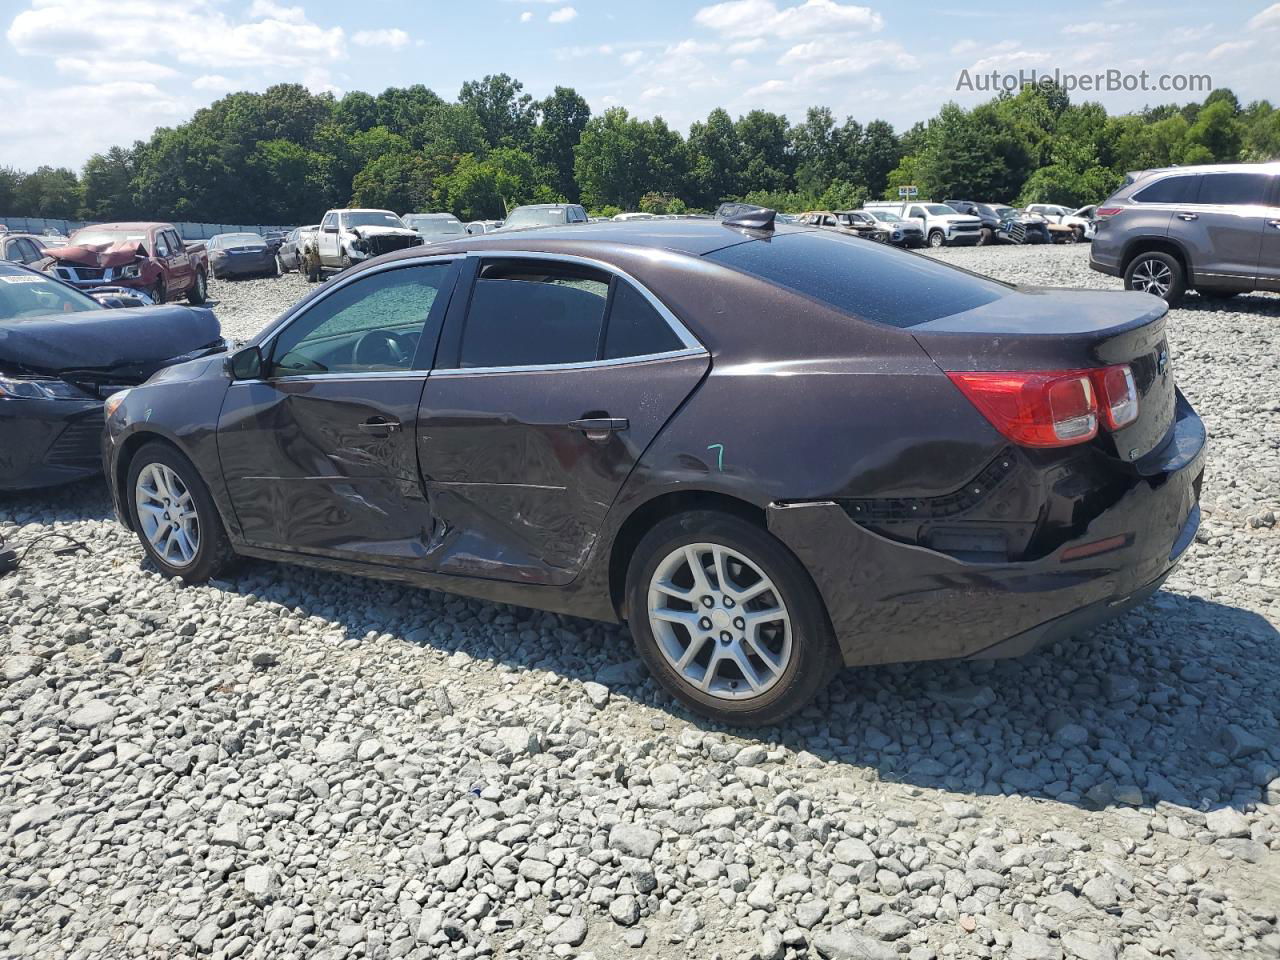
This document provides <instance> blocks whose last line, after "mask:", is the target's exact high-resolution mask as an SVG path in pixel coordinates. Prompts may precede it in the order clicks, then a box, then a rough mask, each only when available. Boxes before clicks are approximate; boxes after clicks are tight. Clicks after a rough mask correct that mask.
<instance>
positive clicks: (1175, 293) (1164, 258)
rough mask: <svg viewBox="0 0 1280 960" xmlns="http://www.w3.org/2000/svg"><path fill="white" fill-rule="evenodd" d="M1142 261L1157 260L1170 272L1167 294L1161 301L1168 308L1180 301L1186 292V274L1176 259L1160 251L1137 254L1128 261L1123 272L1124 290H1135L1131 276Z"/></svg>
mask: <svg viewBox="0 0 1280 960" xmlns="http://www.w3.org/2000/svg"><path fill="white" fill-rule="evenodd" d="M1144 260H1158V261H1160V262H1161V263H1163V264H1164V265H1165V266H1167V267H1168V268H1169V270H1170V271H1171V272H1172V276H1171V278H1170V281H1169V292H1168V293H1166V294H1165V295H1164V298H1163V299H1164V301H1165V303H1167V304H1169V305H1170V306H1172V305H1174V304H1176V303H1179V302H1180V301H1181V300H1182V295H1183V294H1184V293H1186V292H1187V272H1186V270H1184V269H1183V268H1182V264H1181V263H1179V262H1178V259H1177V258H1176V257H1173V256H1170V255H1169V254H1167V253H1163V252H1161V251H1151V252H1148V253H1139V254H1138V255H1137V256H1135V257H1134V258H1133V259H1132V260H1130V261H1129V265H1128V266H1127V267H1125V270H1124V288H1125V289H1126V290H1134V289H1136V288H1135V287H1134V286H1133V274H1134V271H1135V270H1137V269H1138V264H1140V263H1142V262H1143V261H1144ZM1153 296H1154V294H1153Z"/></svg>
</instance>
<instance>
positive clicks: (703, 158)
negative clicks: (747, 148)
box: [688, 107, 744, 208]
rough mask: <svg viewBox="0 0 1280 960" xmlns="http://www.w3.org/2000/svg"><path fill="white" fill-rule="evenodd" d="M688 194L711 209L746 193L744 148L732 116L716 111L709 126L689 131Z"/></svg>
mask: <svg viewBox="0 0 1280 960" xmlns="http://www.w3.org/2000/svg"><path fill="white" fill-rule="evenodd" d="M688 154H689V160H690V164H691V169H690V171H689V193H690V198H691V199H692V200H693V202H694V203H695V204H696V205H698V206H702V207H707V208H712V207H715V206H717V205H718V204H719V203H720V202H721V201H722V200H727V199H728V198H730V197H736V196H738V195H739V194H740V193H741V192H742V189H743V186H744V183H743V175H742V174H743V171H742V160H743V146H742V139H741V138H740V137H739V136H738V130H737V128H736V127H735V126H734V123H733V120H732V119H731V118H730V117H729V114H728V113H727V112H725V111H724V110H722V109H720V108H719V107H717V108H716V109H714V110H712V111H711V113H710V114H709V115H708V117H707V121H706V123H695V124H694V125H693V126H692V127H691V128H690V129H689V140H688Z"/></svg>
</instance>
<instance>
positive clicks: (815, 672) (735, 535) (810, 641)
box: [627, 510, 840, 726]
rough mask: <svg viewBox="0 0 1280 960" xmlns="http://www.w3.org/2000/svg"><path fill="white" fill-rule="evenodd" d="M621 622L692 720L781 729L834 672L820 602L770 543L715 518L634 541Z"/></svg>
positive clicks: (694, 516) (735, 522) (678, 520)
mask: <svg viewBox="0 0 1280 960" xmlns="http://www.w3.org/2000/svg"><path fill="white" fill-rule="evenodd" d="M627 611H628V619H629V622H630V625H631V632H632V635H633V636H634V637H635V641H636V646H637V648H638V649H639V651H640V655H641V656H642V657H643V658H644V661H645V663H646V664H648V667H649V670H650V671H651V672H652V673H653V675H654V676H655V677H656V678H657V679H658V681H659V682H660V683H661V684H662V685H663V686H664V687H666V688H667V690H669V691H670V692H671V693H672V694H674V695H675V697H676V698H677V699H679V700H680V701H682V702H683V703H685V704H686V705H687V706H689V707H690V708H691V709H693V710H695V711H697V712H698V713H701V714H703V715H704V716H707V717H711V718H712V719H715V720H720V721H723V722H725V723H730V724H735V725H740V726H764V725H770V724H776V723H779V722H781V721H782V720H784V719H785V718H786V717H788V716H790V715H791V714H792V713H794V712H795V711H796V710H799V709H800V708H801V707H803V706H805V705H806V704H808V703H809V702H810V701H811V700H812V699H813V698H814V697H815V696H816V695H817V693H818V691H819V690H821V689H822V687H823V686H825V685H826V683H827V682H828V681H829V680H830V679H831V677H832V675H833V674H834V673H835V671H836V669H838V667H839V663H840V661H839V652H838V650H837V647H836V643H835V638H834V636H833V634H832V631H831V625H830V623H829V621H828V619H827V614H826V608H825V607H824V605H823V602H822V596H821V595H820V594H819V593H818V591H817V588H816V587H814V585H813V581H812V580H810V578H809V575H808V573H807V572H806V571H805V569H804V567H803V566H801V564H800V562H799V561H798V560H797V559H796V558H795V557H794V556H793V555H792V554H791V553H790V552H789V551H788V550H787V549H786V548H785V547H784V546H783V545H782V544H781V543H779V542H778V541H777V540H776V539H774V538H773V537H772V536H771V535H770V534H769V533H768V532H766V531H764V530H762V529H760V528H759V527H758V526H755V525H754V524H752V523H749V522H748V521H746V520H743V519H741V518H739V517H736V516H733V515H731V514H727V513H721V512H718V511H709V510H706V511H692V512H689V513H684V514H680V515H678V516H674V517H670V518H668V519H667V520H664V521H662V522H661V523H659V524H658V525H657V526H655V527H654V528H653V529H652V530H651V531H650V532H649V533H648V534H647V535H646V536H645V537H644V539H643V540H642V541H641V542H640V544H639V546H638V547H637V548H636V552H635V554H634V556H633V558H632V561H631V567H630V570H629V573H628V587H627Z"/></svg>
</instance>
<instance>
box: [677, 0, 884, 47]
mask: <svg viewBox="0 0 1280 960" xmlns="http://www.w3.org/2000/svg"><path fill="white" fill-rule="evenodd" d="M693 19H694V21H695V22H697V23H698V24H700V25H701V26H704V27H707V28H709V29H711V30H715V31H716V32H717V33H721V34H723V35H724V36H726V37H731V38H735V39H737V38H750V37H777V38H779V39H782V40H794V39H798V38H801V37H810V36H821V35H823V34H830V33H835V32H839V33H850V32H863V31H875V30H879V29H880V28H881V27H883V26H884V19H883V18H882V17H881V16H880V14H878V13H876V12H875V11H874V10H872V9H871V8H870V7H859V6H855V5H853V4H844V3H836V2H835V0H805V2H804V3H801V4H800V5H799V6H794V7H784V8H781V9H780V8H779V7H778V6H777V4H775V3H774V2H773V0H727V2H725V3H717V4H714V5H712V6H710V7H703V8H702V9H701V10H699V11H698V12H697V13H695V14H694V16H693Z"/></svg>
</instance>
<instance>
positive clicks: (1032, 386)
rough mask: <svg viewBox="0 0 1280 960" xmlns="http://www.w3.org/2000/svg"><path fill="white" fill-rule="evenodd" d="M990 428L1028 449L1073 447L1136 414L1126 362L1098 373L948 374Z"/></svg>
mask: <svg viewBox="0 0 1280 960" xmlns="http://www.w3.org/2000/svg"><path fill="white" fill-rule="evenodd" d="M947 376H948V377H950V378H951V382H952V383H954V384H955V385H956V386H957V387H959V388H960V391H961V392H962V393H963V394H964V395H965V396H966V397H967V398H968V399H969V401H970V402H971V403H972V404H973V405H974V406H975V407H977V408H978V410H979V411H980V412H981V413H982V415H983V416H985V417H986V418H987V419H988V420H990V421H991V425H992V426H994V427H995V428H996V429H997V430H999V431H1000V432H1001V433H1002V434H1004V435H1005V436H1006V437H1008V438H1009V439H1010V440H1012V441H1013V442H1014V443H1017V444H1020V445H1021V446H1024V447H1069V446H1071V445H1072V444H1076V443H1084V442H1086V441H1088V440H1092V439H1093V438H1094V437H1095V436H1097V433H1098V423H1099V419H1101V422H1102V423H1103V424H1104V425H1105V426H1106V427H1107V428H1108V429H1110V430H1115V429H1118V428H1120V427H1123V426H1125V425H1126V424H1129V423H1132V422H1133V421H1134V420H1135V419H1137V416H1138V391H1137V389H1136V387H1135V386H1134V382H1133V373H1132V371H1130V369H1129V367H1128V365H1127V364H1122V365H1120V366H1114V367H1104V368H1102V369H1100V370H1051V371H1044V370H1037V371H1033V372H1012V371H999V372H996V371H990V372H988V371H983V372H974V373H948V374H947Z"/></svg>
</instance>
